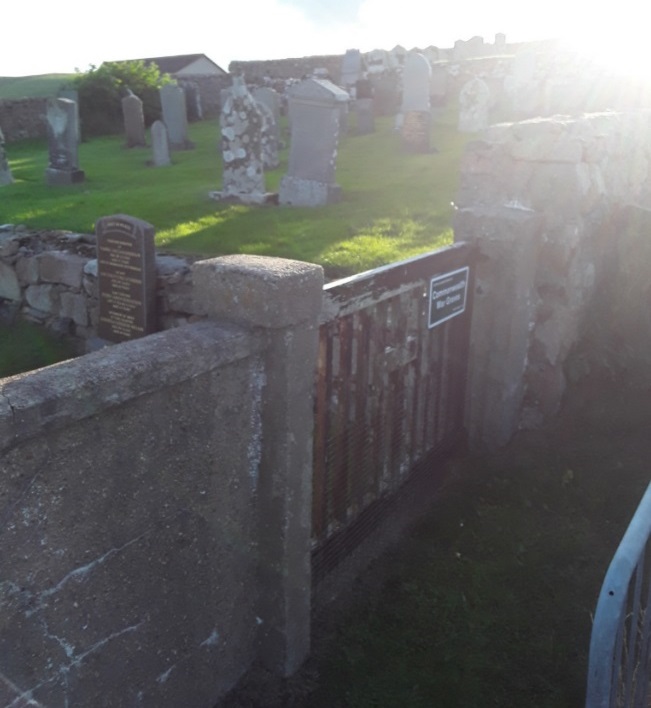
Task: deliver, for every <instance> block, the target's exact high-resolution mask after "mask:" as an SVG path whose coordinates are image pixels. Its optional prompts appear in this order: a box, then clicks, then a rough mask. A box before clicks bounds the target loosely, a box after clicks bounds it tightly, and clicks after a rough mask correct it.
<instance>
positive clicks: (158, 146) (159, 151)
mask: <svg viewBox="0 0 651 708" xmlns="http://www.w3.org/2000/svg"><path fill="white" fill-rule="evenodd" d="M151 149H152V165H153V166H154V167H167V165H171V164H172V163H171V160H170V146H169V141H168V139H167V128H166V127H165V123H163V121H162V120H157V121H154V123H152V126H151Z"/></svg>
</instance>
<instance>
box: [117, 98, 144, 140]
mask: <svg viewBox="0 0 651 708" xmlns="http://www.w3.org/2000/svg"><path fill="white" fill-rule="evenodd" d="M122 116H123V117H124V132H125V133H126V136H127V147H128V148H132V147H144V146H145V144H146V143H145V113H144V111H143V108H142V101H141V100H140V99H139V98H138V96H136V95H135V94H134V93H132V92H131V91H129V95H128V96H125V97H124V98H123V99H122Z"/></svg>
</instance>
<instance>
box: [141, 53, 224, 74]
mask: <svg viewBox="0 0 651 708" xmlns="http://www.w3.org/2000/svg"><path fill="white" fill-rule="evenodd" d="M198 59H205V60H206V61H209V62H210V63H211V64H212V65H213V66H215V68H216V69H218V70H219V71H220V72H221V73H222V74H226V73H228V72H226V71H224V70H223V69H222V68H221V66H219V64H215V62H214V61H213V60H212V59H210V57H207V56H206V55H205V54H178V55H176V56H173V57H148V58H146V59H142V60H141V61H144V62H145V64H156V65H157V66H158V68H159V69H160V71H161V73H162V74H176V73H177V72H179V71H181V70H182V69H185V67H186V66H188V65H190V64H192V63H193V62H195V61H197V60H198Z"/></svg>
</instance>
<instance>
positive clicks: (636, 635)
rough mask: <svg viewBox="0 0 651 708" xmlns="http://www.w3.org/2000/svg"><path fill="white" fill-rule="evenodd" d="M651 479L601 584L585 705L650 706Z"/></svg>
mask: <svg viewBox="0 0 651 708" xmlns="http://www.w3.org/2000/svg"><path fill="white" fill-rule="evenodd" d="M649 536H651V484H649V486H648V487H647V490H646V492H645V494H644V496H643V497H642V500H641V502H640V504H639V506H638V508H637V510H636V511H635V514H634V515H633V518H632V519H631V522H630V524H629V526H628V528H627V529H626V533H625V534H624V537H623V538H622V540H621V542H620V544H619V546H618V548H617V551H616V552H615V555H614V556H613V559H612V561H611V562H610V566H609V568H608V572H607V573H606V577H605V579H604V583H603V585H602V587H601V593H600V595H599V601H598V602H597V610H596V613H595V618H594V624H593V627H592V636H591V639H590V659H589V665H588V687H587V698H586V708H638V707H640V708H642V707H643V708H648V706H649V669H650V666H649V659H650V649H651V557H650V551H649V545H650V544H649Z"/></svg>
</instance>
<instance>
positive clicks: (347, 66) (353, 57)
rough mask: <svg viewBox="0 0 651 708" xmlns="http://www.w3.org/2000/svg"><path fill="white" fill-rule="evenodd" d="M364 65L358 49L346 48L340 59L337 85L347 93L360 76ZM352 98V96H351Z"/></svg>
mask: <svg viewBox="0 0 651 708" xmlns="http://www.w3.org/2000/svg"><path fill="white" fill-rule="evenodd" d="M363 69H364V66H363V62H362V54H361V52H360V51H359V49H347V50H346V53H345V54H344V58H343V59H342V61H341V79H340V81H339V85H340V86H342V87H343V88H345V89H346V90H347V91H348V92H349V93H350V90H351V89H352V88H354V87H355V85H356V84H357V82H358V81H359V79H361V78H362V72H363ZM353 98H354V96H353Z"/></svg>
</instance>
